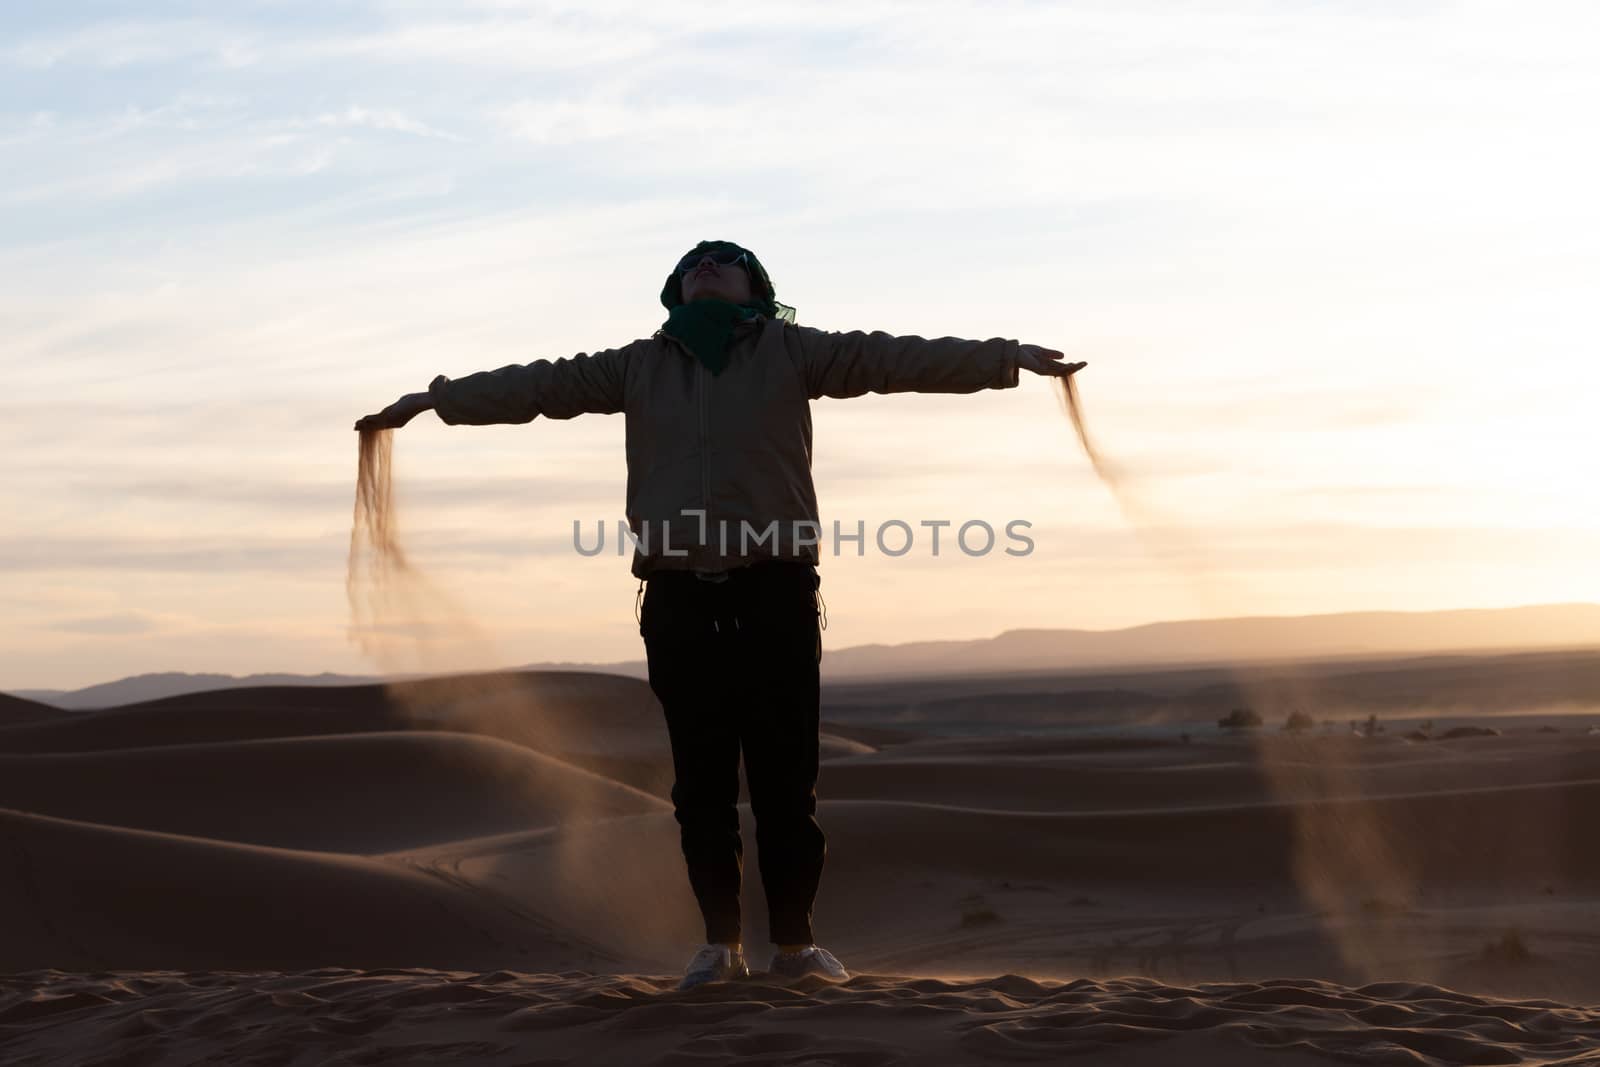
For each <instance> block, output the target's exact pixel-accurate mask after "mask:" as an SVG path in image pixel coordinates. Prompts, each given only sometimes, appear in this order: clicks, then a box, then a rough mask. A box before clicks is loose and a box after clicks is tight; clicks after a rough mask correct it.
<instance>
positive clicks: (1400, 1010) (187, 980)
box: [0, 968, 1600, 1067]
mask: <svg viewBox="0 0 1600 1067" xmlns="http://www.w3.org/2000/svg"><path fill="white" fill-rule="evenodd" d="M673 984H674V979H673V978H671V977H668V976H646V975H609V976H608V975H591V974H587V973H582V972H567V973H563V974H519V973H515V972H511V971H494V972H489V973H471V972H462V971H436V970H368V971H355V970H346V969H340V968H324V969H320V970H313V971H301V972H296V973H281V972H228V971H205V972H178V971H156V972H102V973H97V974H72V973H67V972H61V971H34V972H29V973H26V974H18V975H10V976H4V977H0V1060H3V1062H5V1063H7V1064H9V1065H14V1067H23V1065H28V1064H40V1065H42V1064H67V1063H71V1064H84V1065H88V1064H106V1065H109V1064H111V1063H113V1062H114V1063H117V1064H158V1063H180V1062H181V1063H228V1064H283V1065H291V1064H350V1065H355V1064H379V1063H382V1064H423V1063H430V1064H431V1063H445V1062H453V1063H474V1064H483V1065H501V1064H504V1065H513V1064H515V1065H518V1067H534V1065H555V1064H565V1063H583V1064H612V1063H614V1064H658V1065H676V1067H685V1065H692V1064H721V1063H730V1062H737V1063H741V1064H753V1065H764V1067H779V1065H785V1067H802V1065H823V1064H835V1065H848V1067H877V1065H886V1064H912V1063H917V1064H924V1063H926V1064H947V1063H948V1064H969V1063H971V1064H977V1063H1015V1062H1045V1061H1050V1060H1054V1059H1057V1058H1059V1057H1062V1056H1069V1055H1082V1056H1083V1057H1084V1062H1095V1063H1101V1062H1113V1061H1114V1062H1116V1063H1119V1064H1146V1063H1148V1064H1158V1063H1160V1064H1172V1063H1185V1064H1206V1063H1218V1064H1251V1063H1262V1064H1267V1063H1271V1064H1293V1063H1313V1062H1318V1061H1322V1062H1326V1061H1327V1059H1328V1058H1329V1057H1332V1058H1336V1059H1339V1060H1344V1061H1352V1062H1359V1063H1370V1064H1408V1065H1415V1064H1440V1065H1443V1064H1498V1063H1505V1064H1563V1065H1577V1064H1600V1009H1593V1008H1577V1007H1572V1006H1568V1005H1562V1004H1557V1003H1554V1002H1550V1001H1538V1000H1531V1001H1530V1000H1525V1001H1507V1000H1496V999H1491V998H1486V997H1476V996H1471V995H1468V994H1464V993H1458V992H1455V991H1452V990H1447V989H1441V988H1438V987H1436V986H1429V985H1422V984H1414V983H1380V984H1373V985H1366V986H1361V987H1359V988H1351V987H1347V986H1340V985H1337V984H1334V983H1330V982H1323V981H1316V980H1285V981H1270V982H1259V983H1249V982H1232V983H1205V984H1200V985H1194V986H1174V985H1169V984H1163V983H1160V982H1157V981H1154V980H1151V979H1143V978H1123V979H1105V980H1089V979H1080V980H1077V981H1071V982H1051V981H1035V980H1033V979H1030V978H1026V977H1023V976H1020V975H1011V974H1008V975H1001V976H999V977H993V978H982V979H937V978H908V977H897V976H887V975H857V976H856V977H855V978H853V979H852V980H850V981H849V982H846V983H843V984H840V985H830V984H828V983H826V982H823V981H821V980H820V979H808V980H806V981H803V982H801V983H799V984H797V985H794V986H784V985H781V984H778V983H775V982H772V981H770V980H768V979H766V978H765V976H762V975H758V976H757V977H755V978H754V979H752V980H751V981H749V982H743V983H736V984H729V985H717V986H707V987H702V988H701V989H697V990H692V991H689V992H687V993H679V992H676V991H675V990H674V989H673V988H672V986H673ZM113 1049H114V1050H115V1051H114V1053H113V1052H112V1051H111V1050H113Z"/></svg>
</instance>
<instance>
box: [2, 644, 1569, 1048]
mask: <svg viewBox="0 0 1600 1067" xmlns="http://www.w3.org/2000/svg"><path fill="white" fill-rule="evenodd" d="M974 707H975V708H976V709H978V710H975V711H974V714H979V713H981V702H980V703H979V704H976V705H974ZM0 711H4V712H5V713H6V716H5V717H4V718H3V719H0V857H3V862H0V915H3V916H4V917H5V919H4V926H3V927H0V975H3V977H0V1062H3V1063H6V1064H8V1065H9V1064H46V1063H50V1064H53V1063H73V1064H87V1063H105V1064H112V1063H118V1064H121V1063H152V1064H153V1063H210V1062H215V1063H251V1064H269V1063H270V1064H300V1063H304V1064H321V1063H350V1064H357V1063H361V1064H366V1063H446V1062H448V1063H458V1062H471V1063H483V1064H519V1065H527V1064H558V1063H574V1064H577V1063H583V1064H590V1063H617V1064H658V1063H659V1064H693V1063H723V1062H739V1063H755V1064H772V1065H777V1064H793V1065H800V1064H897V1063H907V1064H910V1063H1000V1062H1017V1061H1035V1060H1037V1061H1048V1060H1052V1059H1055V1058H1058V1057H1060V1056H1062V1055H1065V1054H1070V1053H1085V1052H1090V1053H1092V1055H1089V1056H1087V1057H1081V1061H1082V1062H1093V1063H1097V1064H1098V1063H1108V1064H1124V1063H1126V1064H1145V1063H1149V1064H1156V1063H1161V1064H1171V1063H1196V1064H1209V1063H1216V1064H1252V1063H1258V1062H1259V1063H1274V1064H1292V1063H1296V1062H1308V1063H1309V1062H1328V1057H1330V1056H1335V1057H1339V1058H1341V1059H1344V1060H1347V1061H1349V1060H1354V1061H1357V1062H1371V1063H1437V1064H1446V1063H1564V1064H1577V1063H1595V1064H1600V849H1596V847H1595V845H1594V842H1595V840H1596V838H1595V833H1594V827H1595V823H1596V817H1597V815H1600V735H1593V734H1589V733H1588V732H1587V730H1588V727H1589V726H1590V724H1591V722H1592V721H1594V720H1593V719H1592V718H1590V717H1582V716H1570V717H1566V718H1543V719H1535V718H1500V719H1495V720H1481V719H1480V720H1476V722H1477V724H1480V725H1491V726H1494V727H1496V728H1497V729H1498V730H1499V731H1500V733H1499V734H1498V735H1497V736H1483V737H1464V738H1459V739H1455V740H1440V739H1437V738H1438V735H1439V734H1441V733H1443V732H1444V730H1445V729H1446V728H1447V727H1448V726H1450V725H1454V724H1453V723H1448V722H1445V721H1443V720H1441V721H1439V722H1438V723H1436V725H1435V728H1434V731H1433V733H1434V739H1429V740H1423V739H1411V738H1408V737H1406V736H1405V732H1406V731H1407V730H1409V728H1410V727H1409V726H1407V725H1405V724H1401V723H1390V724H1389V728H1388V730H1387V731H1386V732H1385V733H1383V734H1380V735H1378V736H1374V737H1370V738H1368V737H1358V736H1354V735H1352V734H1351V733H1350V732H1349V730H1348V728H1347V727H1345V726H1344V724H1342V723H1341V724H1340V726H1339V727H1337V728H1335V727H1318V728H1315V729H1313V730H1311V731H1309V732H1308V733H1307V734H1306V735H1303V736H1290V735H1287V734H1285V733H1283V732H1282V731H1279V730H1277V729H1272V730H1263V731H1255V732H1249V731H1246V732H1243V733H1229V732H1225V731H1222V730H1219V729H1218V728H1216V727H1215V725H1213V724H1209V723H1205V722H1197V723H1195V724H1192V725H1190V726H1187V727H1185V728H1184V729H1182V730H1179V729H1177V728H1175V727H1174V726H1173V725H1172V724H1171V723H1164V724H1163V725H1162V726H1160V727H1151V728H1142V727H1133V726H1130V727H1129V728H1127V729H1125V730H1120V731H1117V730H1111V731H1107V730H1105V729H1104V728H1103V726H1102V727H1100V728H1097V729H1095V730H1093V731H1082V732H1073V731H1072V730H1070V729H1068V730H1061V731H1058V732H1056V733H1054V734H1052V735H1049V736H1031V737H1019V736H1015V735H998V736H996V735H994V734H992V733H991V734H989V735H988V736H959V735H952V733H951V731H950V722H949V714H948V709H944V710H942V711H941V713H940V721H939V723H938V724H937V729H934V728H928V729H921V728H919V725H918V724H917V723H916V722H915V721H904V718H903V717H902V721H897V722H896V723H895V724H894V726H893V728H887V727H884V726H882V725H881V724H877V725H875V724H871V723H866V722H862V721H851V720H850V717H849V716H848V715H845V716H842V717H840V718H837V719H830V720H827V721H825V725H824V729H825V732H826V737H825V746H824V760H825V762H824V766H823V770H822V775H821V781H820V783H819V792H820V794H821V796H822V798H823V800H822V803H821V805H820V809H819V815H818V818H819V820H820V822H821V823H822V825H823V828H824V830H825V831H826V832H827V834H828V840H829V852H828V861H827V870H826V872H825V874H824V879H823V885H822V892H821V895H820V896H819V898H818V901H817V907H816V928H817V931H818V939H819V943H821V944H823V945H826V946H827V947H828V948H830V949H831V950H832V951H833V952H835V953H836V954H837V955H838V956H839V957H840V958H841V959H842V960H843V961H844V962H845V964H846V965H847V966H848V967H849V968H850V969H851V971H852V973H853V977H852V978H851V980H850V981H848V982H845V983H843V984H839V985H827V984H826V983H822V982H821V981H819V980H815V979H812V980H807V981H805V982H803V983H800V984H797V985H790V986H785V985H783V984H781V983H778V982H776V981H774V980H772V979H769V978H768V977H767V976H766V975H765V974H764V968H765V966H766V961H767V959H768V956H769V954H770V952H771V946H770V945H769V944H768V943H767V931H766V917H765V907H764V902H763V898H762V893H761V887H760V883H759V877H758V876H757V874H756V866H755V862H754V826H753V823H752V822H751V821H750V816H749V810H748V807H747V806H746V807H743V808H741V814H742V817H743V819H744V824H745V833H746V842H747V846H746V847H747V853H746V873H747V878H746V894H745V931H746V936H745V941H746V945H747V948H748V950H749V953H750V957H751V963H752V966H753V967H754V968H755V969H756V971H757V974H756V975H755V977H754V978H753V979H752V980H751V981H750V982H744V983H730V984H726V985H717V986H711V987H705V988H701V989H697V990H691V991H688V992H685V993H679V992H676V991H675V990H674V989H673V986H674V984H675V982H676V977H677V975H678V973H679V972H680V970H681V968H682V966H683V963H684V961H685V960H686V959H687V958H688V956H689V955H690V954H691V953H692V952H693V950H694V949H695V947H697V945H698V943H699V941H700V938H701V936H702V929H701V925H700V919H699V916H698V913H697V911H696V909H695V906H694V901H693V897H692V896H691V894H690V892H689V888H688V884H687V880H686V878H685V876H684V871H683V861H682V857H681V855H680V854H679V852H678V842H677V827H676V824H675V822H674V820H673V817H672V811H671V806H670V803H669V801H668V800H667V795H668V790H669V789H670V787H671V767H670V762H669V760H668V754H667V750H666V737H665V729H664V726H663V725H662V724H661V722H660V718H659V709H658V708H657V707H656V705H655V703H654V700H653V698H652V697H651V695H650V693H649V690H648V688H647V687H646V686H645V685H644V684H643V683H642V682H638V681H635V680H632V679H624V678H615V677H610V676H604V675H585V674H579V673H558V672H552V673H547V674H528V675H522V676H517V677H514V678H497V679H486V678H478V679H474V680H472V681H470V682H463V683H459V684H437V685H433V686H429V685H427V684H424V683H415V684H413V685H410V686H407V687H401V688H399V689H397V690H396V691H394V692H392V693H388V694H386V693H385V692H384V690H382V689H381V688H379V687H349V688H330V689H322V688H318V689H294V688H274V689H259V690H230V691H225V692H221V693H217V694H209V695H208V694H194V695H190V696H185V697H176V698H171V699H168V700H163V701H155V702H151V703H148V704H143V705H134V706H130V707H127V708H122V709H113V710H110V711H104V712H96V713H70V714H69V713H61V712H54V711H52V710H51V709H48V708H40V707H39V706H37V705H33V706H24V705H23V704H22V703H21V702H18V703H16V704H12V703H10V702H6V703H4V704H0ZM1185 735H1187V736H1185Z"/></svg>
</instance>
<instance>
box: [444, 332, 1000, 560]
mask: <svg viewBox="0 0 1600 1067" xmlns="http://www.w3.org/2000/svg"><path fill="white" fill-rule="evenodd" d="M729 349H730V354H729V362H728V366H727V367H726V368H725V369H724V370H723V371H722V372H721V373H720V374H717V375H712V374H711V372H710V371H708V370H706V368H705V367H704V366H703V365H702V364H701V363H700V361H699V360H697V359H696V358H695V357H694V355H693V353H691V352H690V351H689V350H688V349H687V347H685V346H684V345H683V343H682V342H680V341H679V340H678V339H677V338H675V337H672V336H671V335H669V334H667V333H665V332H664V331H660V330H658V331H657V332H656V333H655V334H654V335H652V336H650V337H647V338H641V339H639V340H636V341H632V342H630V343H628V344H626V345H623V346H622V347H621V348H608V349H605V350H604V351H598V352H594V353H592V354H591V353H579V354H577V355H575V356H569V357H565V358H562V359H557V360H553V361H552V360H547V359H540V360H535V361H533V362H532V363H526V364H511V365H509V366H505V367H501V368H500V369H498V370H491V371H479V372H478V373H476V374H469V375H467V376H466V377H463V378H457V379H451V378H448V377H445V376H444V375H440V376H439V377H437V378H435V379H434V380H433V382H432V384H430V385H429V387H428V394H429V396H430V397H431V398H432V400H433V405H434V410H435V412H436V413H437V414H438V416H439V418H440V419H441V420H443V421H444V422H445V423H448V424H449V425H452V426H456V425H470V426H482V425H488V424H493V423H524V422H531V421H532V420H533V419H535V418H539V417H541V416H542V417H544V418H547V419H570V418H573V417H574V416H577V415H583V414H591V413H592V414H616V413H618V412H621V413H623V414H624V415H625V417H626V420H627V446H626V448H627V461H628V486H627V503H626V515H627V519H628V525H629V527H630V529H631V530H632V531H633V536H634V539H635V542H636V543H635V546H634V554H633V574H634V576H635V577H637V578H648V577H649V576H650V574H651V573H652V572H653V571H657V570H662V569H673V570H682V569H693V570H699V571H723V570H729V569H731V568H733V567H738V566H742V565H745V564H748V563H754V562H757V561H759V560H763V559H771V558H780V559H802V560H806V561H808V562H810V563H812V564H816V563H818V562H819V553H818V549H817V545H818V542H819V541H820V542H823V543H826V542H825V541H824V539H823V537H822V528H821V524H820V521H819V519H818V515H817V494H816V488H815V486H814V485H813V483H812V479H811V401H813V400H817V399H820V398H822V397H836V398H841V399H842V398H848V397H855V396H861V395H863V394H865V393H903V392H921V393H973V392H977V391H978V390H980V389H1009V388H1012V387H1013V386H1015V385H1016V384H1017V350H1018V342H1016V341H1012V340H1006V339H1004V338H999V337H995V338H991V339H989V340H987V341H969V340H963V339H961V338H957V337H939V338H934V339H931V340H930V339H926V338H922V337H916V336H908V337H896V336H893V335H890V334H888V333H884V332H881V331H876V330H875V331H872V332H864V331H860V330H856V331H851V332H847V333H839V332H831V331H824V330H818V329H814V328H812V327H809V326H799V325H796V324H794V323H790V322H786V321H784V320H783V319H774V318H769V317H767V316H765V315H758V316H756V317H755V318H753V319H751V320H749V321H746V322H741V323H739V324H737V325H736V326H735V327H734V333H733V338H732V340H731V341H730V342H729Z"/></svg>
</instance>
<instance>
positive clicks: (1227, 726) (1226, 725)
mask: <svg viewBox="0 0 1600 1067" xmlns="http://www.w3.org/2000/svg"><path fill="white" fill-rule="evenodd" d="M1217 725H1218V726H1220V727H1222V728H1223V729H1224V730H1248V729H1254V728H1255V727H1257V726H1260V725H1261V716H1260V715H1258V714H1257V713H1256V711H1255V709H1254V708H1234V709H1233V710H1232V711H1230V712H1228V714H1226V715H1224V716H1223V717H1222V718H1220V719H1218V720H1217Z"/></svg>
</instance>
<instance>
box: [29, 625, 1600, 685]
mask: <svg viewBox="0 0 1600 1067" xmlns="http://www.w3.org/2000/svg"><path fill="white" fill-rule="evenodd" d="M1583 648H1590V649H1600V604H1582V603H1577V604H1539V605H1530V606H1527V607H1513V608H1471V609H1460V610H1452V611H1415V612H1412V611H1360V612H1342V613H1337V614H1325V615H1303V616H1254V617H1245V618H1231V619H1229V618H1219V619H1192V620H1181V621H1173V622H1156V623H1147V624H1144V625H1141V626H1130V627H1124V628H1121V629H1116V630H1073V629H1031V630H1008V631H1006V632H1005V633H1002V634H999V635H997V636H995V637H990V638H981V639H976V640H949V641H915V642H908V643H905V644H896V645H886V644H870V645H857V646H852V647H850V648H839V649H829V650H828V651H827V654H826V656H825V657H824V659H823V672H824V678H825V680H827V681H829V682H832V683H836V684H838V683H844V682H857V681H861V682H867V681H873V680H879V679H891V678H899V679H913V678H917V677H925V678H934V677H946V676H951V675H973V674H1013V673H1045V672H1056V671H1075V672H1088V671H1096V670H1110V669H1112V668H1117V667H1136V668H1145V667H1169V666H1170V667H1176V666H1197V667H1206V666H1211V667H1215V666H1217V665H1218V664H1234V665H1239V666H1245V665H1250V664H1255V663H1258V662H1264V661H1272V660H1286V659H1313V658H1339V659H1376V658H1379V657H1385V656H1395V657H1397V656H1412V655H1420V654H1442V653H1448V652H1459V653H1466V652H1471V653H1473V654H1482V653H1486V652H1492V651H1505V652H1512V651H1532V650H1537V649H1560V650H1572V649H1583ZM520 669H523V670H583V671H591V672H592V671H601V672H604V673H608V674H624V675H629V676H631V677H637V678H643V677H644V663H643V661H626V662H621V663H534V664H529V665H528V666H526V667H523V668H520ZM428 673H430V672H429V671H426V670H420V669H419V670H416V671H401V672H394V673H393V674H391V675H389V676H391V677H401V678H404V677H414V676H417V675H426V674H428ZM378 680H379V679H377V678H374V677H371V676H360V675H338V674H329V673H323V674H313V675H297V674H270V675H268V674H254V675H246V676H234V675H226V674H183V673H177V672H169V673H165V674H144V675H136V676H134V677H131V678H123V679H119V680H117V681H112V682H104V683H100V684H97V685H93V686H88V687H85V688H83V689H77V690H57V689H19V690H16V691H15V695H16V696H17V697H21V698H26V699H29V700H34V701H42V702H43V703H45V704H49V705H52V706H54V707H58V708H68V709H75V710H82V709H89V708H108V707H116V706H119V705H122V704H131V703H133V702H135V701H141V700H154V699H158V698H160V697H165V696H173V695H176V694H179V693H187V692H204V691H208V690H214V689H223V688H232V687H240V686H259V685H354V684H359V683H364V682H376V681H378Z"/></svg>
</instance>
